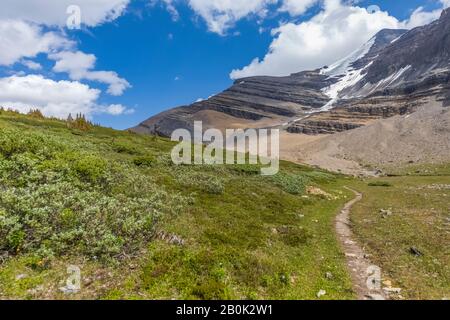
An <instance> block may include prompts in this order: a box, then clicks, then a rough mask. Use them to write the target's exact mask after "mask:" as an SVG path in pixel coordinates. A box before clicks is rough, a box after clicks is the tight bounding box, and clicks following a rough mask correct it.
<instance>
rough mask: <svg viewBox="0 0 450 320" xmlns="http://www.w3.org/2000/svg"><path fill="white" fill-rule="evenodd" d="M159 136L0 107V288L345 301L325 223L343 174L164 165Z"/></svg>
mask: <svg viewBox="0 0 450 320" xmlns="http://www.w3.org/2000/svg"><path fill="white" fill-rule="evenodd" d="M77 128H80V129H83V130H80V129H77ZM172 146H173V144H172V143H171V142H170V141H168V140H165V139H160V138H156V137H148V136H139V135H135V134H132V133H128V132H120V131H115V130H112V129H106V128H101V127H96V126H91V127H84V126H76V125H69V124H68V123H67V122H64V121H59V120H49V119H44V118H41V117H40V116H39V115H34V116H25V115H19V114H16V113H11V112H6V111H2V112H1V113H0V298H63V299H73V298H95V299H123V298H127V299H147V298H150V299H166V298H167V299H169V298H187V299H222V298H224V299H228V298H238V299H240V298H251V299H256V298H270V299H275V298H276V299H278V298H279V299H302V298H305V299H315V298H316V295H317V293H318V292H319V290H325V291H326V292H327V294H326V295H325V296H324V297H323V298H328V299H330V298H331V299H349V298H353V297H354V295H353V292H352V290H351V283H350V281H349V278H348V275H347V273H346V269H345V262H344V257H343V255H342V253H340V251H339V247H338V245H337V242H336V239H335V236H334V225H333V219H334V217H335V215H336V212H337V211H338V210H339V208H340V207H341V206H342V205H343V203H344V202H345V201H347V200H348V199H349V198H350V197H351V196H352V195H351V194H349V192H348V191H344V190H343V188H342V186H343V185H344V184H347V183H348V182H349V180H347V179H346V178H345V177H341V176H339V177H338V176H334V175H331V174H329V173H326V172H322V171H317V170H313V169H311V168H308V167H302V166H298V165H294V164H290V163H282V168H281V172H280V173H279V174H278V175H277V176H275V177H262V176H261V175H259V174H258V172H259V170H258V168H257V167H256V166H238V165H234V166H174V165H172V163H171V160H170V150H171V148H172ZM311 186H313V187H315V189H311V188H310V187H311ZM308 187H309V188H310V189H309V190H310V192H308V191H307V189H308ZM68 265H77V266H79V267H80V268H81V271H82V289H81V291H80V292H79V293H77V294H74V295H67V294H64V293H63V292H61V291H60V290H59V288H60V287H62V286H63V285H64V284H65V281H66V278H67V277H68V275H67V273H66V268H67V266H68Z"/></svg>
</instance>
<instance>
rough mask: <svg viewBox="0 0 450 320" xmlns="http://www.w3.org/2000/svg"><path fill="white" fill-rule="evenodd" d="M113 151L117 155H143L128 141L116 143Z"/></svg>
mask: <svg viewBox="0 0 450 320" xmlns="http://www.w3.org/2000/svg"><path fill="white" fill-rule="evenodd" d="M113 150H114V151H115V152H117V153H124V154H131V155H135V154H140V153H141V152H140V151H139V149H138V148H137V147H136V146H134V145H133V144H131V143H130V142H127V141H115V142H114V143H113Z"/></svg>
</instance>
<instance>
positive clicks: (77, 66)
mask: <svg viewBox="0 0 450 320" xmlns="http://www.w3.org/2000/svg"><path fill="white" fill-rule="evenodd" d="M49 58H50V59H52V60H55V61H56V64H55V66H54V67H53V71H55V72H67V73H68V74H69V77H70V78H71V79H72V80H83V79H85V80H90V81H97V82H101V83H106V84H108V85H109V88H108V93H109V94H111V95H113V96H120V95H122V94H123V92H124V91H125V90H126V89H128V88H130V87H131V86H130V84H129V83H128V81H127V80H125V79H122V78H120V77H119V76H118V75H117V73H116V72H113V71H93V70H92V69H94V67H95V62H96V60H97V58H96V57H95V55H93V54H86V53H83V52H81V51H77V52H69V51H63V52H58V53H55V54H52V55H50V56H49Z"/></svg>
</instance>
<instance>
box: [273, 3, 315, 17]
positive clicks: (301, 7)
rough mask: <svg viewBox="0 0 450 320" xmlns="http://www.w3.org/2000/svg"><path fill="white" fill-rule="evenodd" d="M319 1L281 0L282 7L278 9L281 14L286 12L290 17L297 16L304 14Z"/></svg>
mask: <svg viewBox="0 0 450 320" xmlns="http://www.w3.org/2000/svg"><path fill="white" fill-rule="evenodd" d="M318 1H319V0H283V5H282V6H281V8H280V9H279V11H281V12H288V13H289V14H290V15H291V16H298V15H301V14H303V13H305V12H306V11H307V10H308V9H309V8H311V7H312V6H313V5H314V4H316V3H317V2H318Z"/></svg>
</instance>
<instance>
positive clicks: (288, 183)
mask: <svg viewBox="0 0 450 320" xmlns="http://www.w3.org/2000/svg"><path fill="white" fill-rule="evenodd" d="M271 179H272V180H273V181H274V183H275V184H276V185H277V186H279V187H280V188H281V189H282V190H283V191H286V192H287V193H290V194H294V195H297V194H303V193H305V190H306V185H307V184H308V183H309V182H310V179H309V178H307V177H305V176H303V175H299V174H288V173H283V172H280V173H278V174H276V175H274V176H272V177H271Z"/></svg>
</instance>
